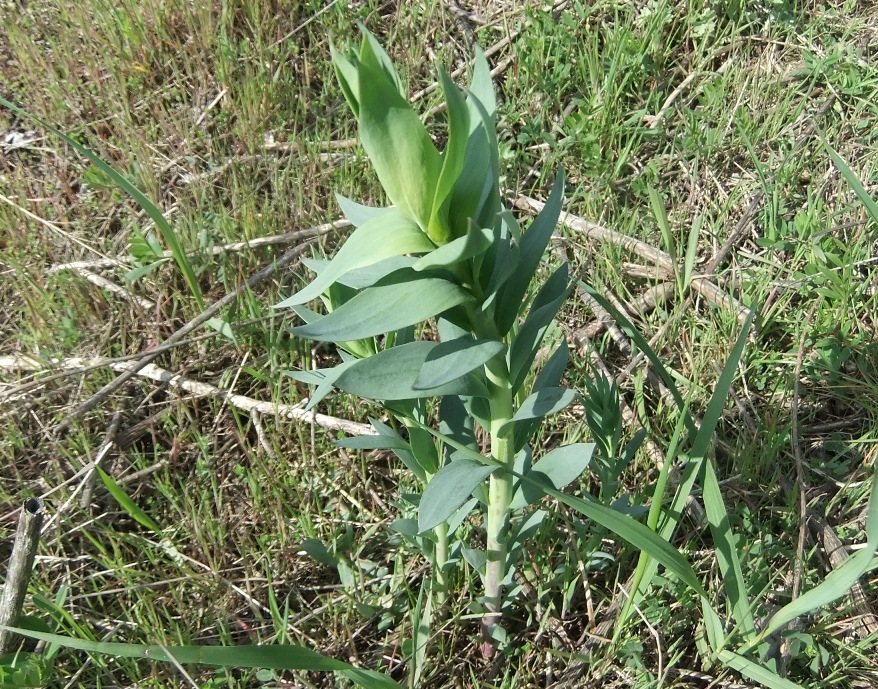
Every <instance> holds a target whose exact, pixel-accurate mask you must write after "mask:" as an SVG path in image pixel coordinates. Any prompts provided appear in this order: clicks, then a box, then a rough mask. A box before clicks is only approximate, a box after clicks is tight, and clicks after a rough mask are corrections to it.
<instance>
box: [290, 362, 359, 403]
mask: <svg viewBox="0 0 878 689" xmlns="http://www.w3.org/2000/svg"><path fill="white" fill-rule="evenodd" d="M355 362H356V359H352V360H350V361H345V362H343V363H341V364H339V365H338V366H334V367H333V368H321V369H317V370H313V371H284V374H285V375H288V376H289V377H290V378H292V379H293V380H298V381H299V382H300V383H305V384H307V385H316V386H317V387H316V388H314V391H313V392H312V393H311V397H310V399H309V400H308V404H307V406H306V407H305V411H311V410H312V409H313V408H314V407H316V406H317V405H318V404H319V403H320V401H321V400H322V399H323V398H324V397H326V396H327V395H328V394H329V393H330V391H331V390H332V388H333V386H334V385H335V381H336V379H337V378H338V377H339V376H340V375H341V374H342V373H344V371H345V369H347V368H349V367H350V366H352V365H353V364H354V363H355Z"/></svg>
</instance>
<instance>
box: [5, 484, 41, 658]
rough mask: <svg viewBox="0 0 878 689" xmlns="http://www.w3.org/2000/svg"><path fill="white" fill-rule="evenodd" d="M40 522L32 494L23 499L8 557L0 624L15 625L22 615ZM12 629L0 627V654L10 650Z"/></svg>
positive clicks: (39, 503) (38, 540) (35, 500)
mask: <svg viewBox="0 0 878 689" xmlns="http://www.w3.org/2000/svg"><path fill="white" fill-rule="evenodd" d="M42 523H43V501H42V500H40V499H39V498H31V499H30V500H27V501H26V502H25V503H24V507H23V508H22V510H21V516H19V518H18V530H17V531H16V533H15V542H14V543H13V545H12V556H11V557H10V558H9V571H8V572H7V574H6V584H5V585H4V587H3V598H2V599H0V625H2V626H6V627H15V626H16V625H17V624H18V618H19V616H20V615H21V608H22V605H23V604H24V597H25V595H27V585H28V582H29V581H30V575H31V571H32V570H33V567H34V557H35V556H36V554H37V545H38V544H39V542H40V527H41V526H42ZM13 637H14V634H13V632H10V631H7V630H5V629H0V656H2V655H3V654H4V653H9V652H10V651H11V650H12V641H13Z"/></svg>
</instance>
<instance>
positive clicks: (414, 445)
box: [409, 426, 439, 476]
mask: <svg viewBox="0 0 878 689" xmlns="http://www.w3.org/2000/svg"><path fill="white" fill-rule="evenodd" d="M409 439H410V441H411V452H412V456H414V458H415V461H416V462H417V463H418V464H420V465H421V466H422V467H423V468H424V472H425V473H426V475H427V476H432V475H433V474H435V473H436V472H437V471H438V469H439V453H438V451H437V449H436V443H435V442H434V441H433V436H431V435H430V434H429V433H427V432H426V431H425V430H423V429H421V428H418V427H417V426H410V427H409Z"/></svg>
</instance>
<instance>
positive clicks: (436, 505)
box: [418, 457, 497, 533]
mask: <svg viewBox="0 0 878 689" xmlns="http://www.w3.org/2000/svg"><path fill="white" fill-rule="evenodd" d="M496 470H497V467H496V466H485V464H484V463H483V462H479V461H475V460H472V459H468V458H466V457H464V458H461V459H456V460H454V461H453V462H450V463H448V464H446V465H445V466H443V467H442V468H441V469H440V470H439V472H438V473H437V474H436V475H435V476H434V477H433V478H432V479H431V480H430V482H429V483H428V484H427V488H426V490H425V491H424V494H423V495H422V496H421V504H420V506H419V507H418V529H419V530H420V532H421V533H423V532H425V531H429V530H430V529H432V528H434V527H436V526H439V524H441V523H443V522H444V521H445V520H446V519H448V518H449V517H450V516H451V515H452V514H454V513H455V512H456V511H457V509H458V508H459V507H460V506H461V505H463V503H465V502H466V501H467V500H469V498H470V496H471V495H472V492H473V491H474V490H475V489H476V487H477V486H478V485H479V484H480V483H481V482H482V481H484V480H485V479H486V478H487V477H488V476H490V475H491V474H492V473H494V472H495V471H496Z"/></svg>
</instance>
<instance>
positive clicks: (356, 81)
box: [329, 46, 360, 118]
mask: <svg viewBox="0 0 878 689" xmlns="http://www.w3.org/2000/svg"><path fill="white" fill-rule="evenodd" d="M329 52H330V54H331V55H332V66H333V67H334V68H335V76H336V78H337V79H338V84H339V86H341V92H342V93H343V94H344V97H345V100H346V101H347V102H348V106H349V107H350V109H351V112H352V113H354V117H357V118H359V116H360V75H359V73H358V70H357V63H358V62H359V58H358V57H357V56H356V55H345V54H344V53H340V52H339V51H337V50H336V49H335V47H334V46H329Z"/></svg>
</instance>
